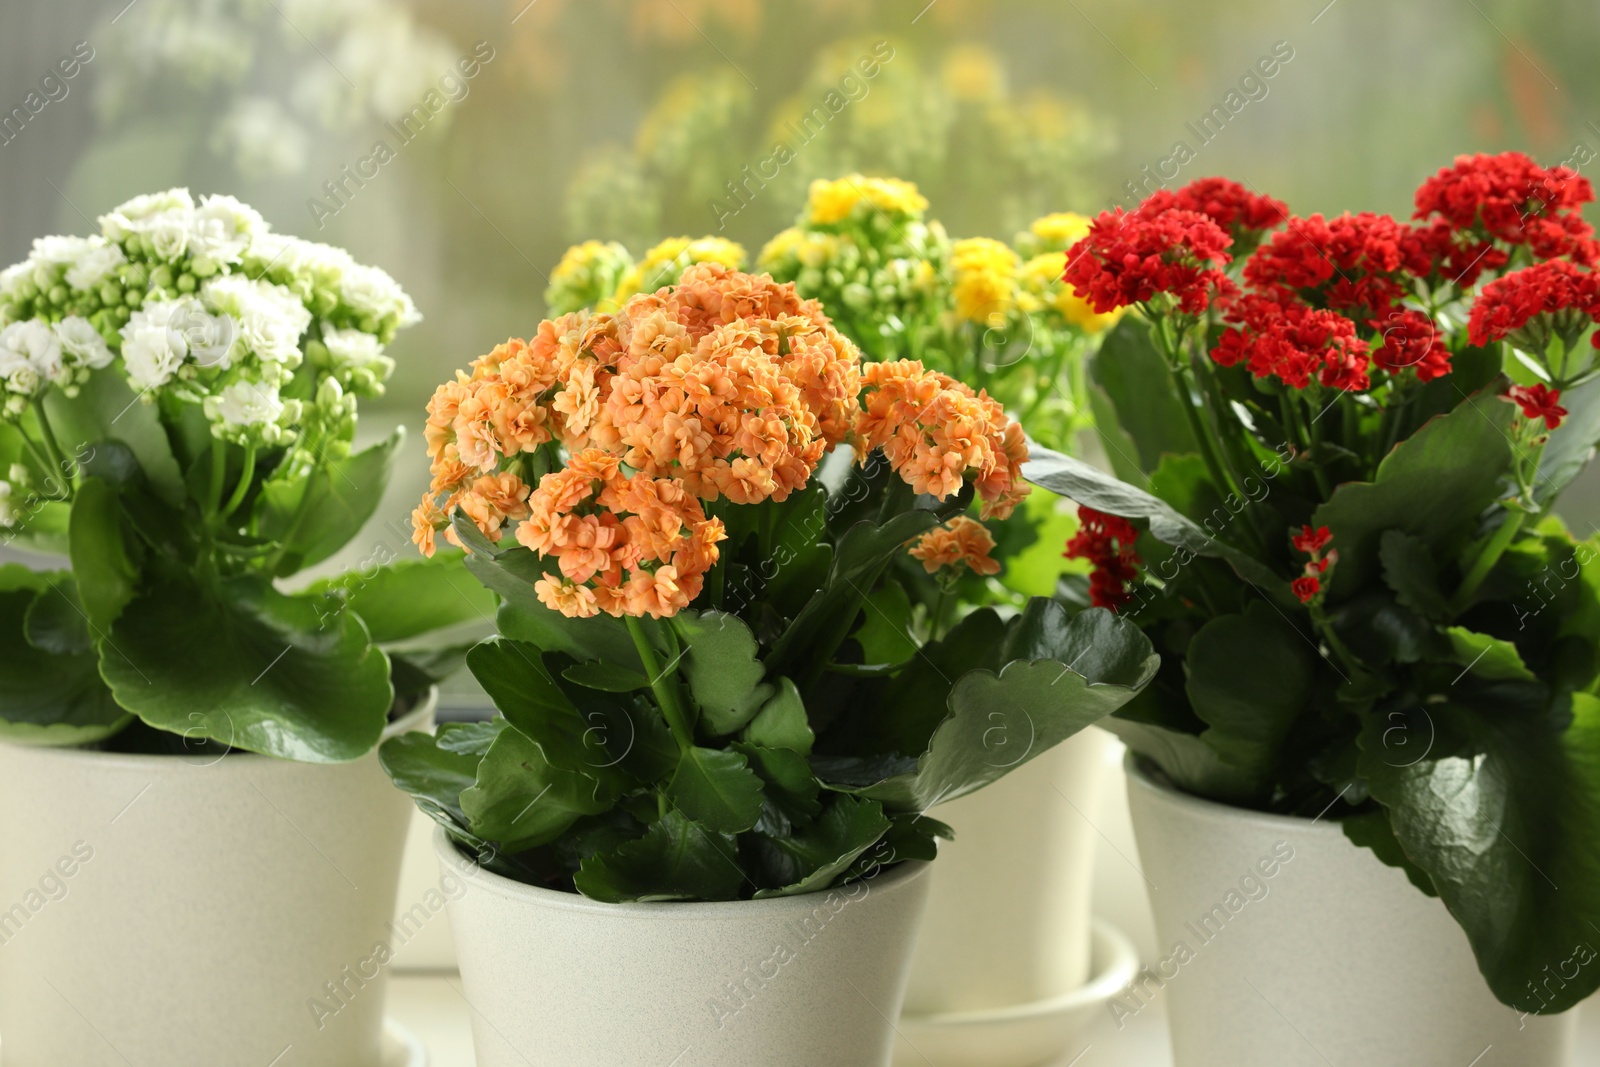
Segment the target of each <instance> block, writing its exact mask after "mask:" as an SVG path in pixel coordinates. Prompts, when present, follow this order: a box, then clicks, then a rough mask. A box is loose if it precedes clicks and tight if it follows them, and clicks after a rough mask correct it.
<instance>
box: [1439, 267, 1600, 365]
mask: <svg viewBox="0 0 1600 1067" xmlns="http://www.w3.org/2000/svg"><path fill="white" fill-rule="evenodd" d="M1597 316H1600V275H1596V274H1595V273H1594V272H1593V271H1590V270H1588V269H1586V268H1584V267H1579V266H1576V265H1574V264H1572V263H1569V262H1567V261H1566V260H1564V259H1553V260H1550V261H1548V262H1546V263H1535V264H1534V265H1533V266H1531V267H1525V268H1523V269H1522V270H1517V271H1512V272H1511V273H1510V274H1507V275H1506V276H1505V277H1503V278H1497V279H1495V280H1494V281H1492V282H1490V283H1489V284H1488V285H1486V286H1484V288H1483V292H1481V293H1479V294H1478V299H1477V300H1476V301H1475V302H1474V303H1473V305H1472V315H1471V318H1470V319H1469V320H1468V323H1467V337H1468V339H1469V340H1470V341H1471V342H1472V343H1473V344H1475V345H1478V346H1480V347H1481V346H1483V345H1487V344H1492V343H1493V342H1495V341H1500V340H1504V339H1506V338H1509V339H1510V340H1511V343H1512V344H1514V345H1516V346H1517V347H1518V348H1520V349H1522V350H1523V351H1525V352H1534V353H1539V354H1542V353H1543V352H1544V350H1545V348H1546V347H1547V346H1548V345H1549V343H1550V338H1551V337H1552V336H1563V337H1566V338H1568V339H1571V338H1575V337H1576V336H1577V335H1578V334H1579V333H1581V332H1582V331H1583V329H1584V328H1585V327H1586V326H1587V322H1586V321H1585V319H1593V318H1596V317H1597ZM1593 341H1594V344H1595V345H1596V347H1600V334H1597V335H1595V337H1594V339H1593Z"/></svg>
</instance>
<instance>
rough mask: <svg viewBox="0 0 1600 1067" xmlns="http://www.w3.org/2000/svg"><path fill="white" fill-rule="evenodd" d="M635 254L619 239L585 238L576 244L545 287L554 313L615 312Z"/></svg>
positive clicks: (556, 267) (546, 301)
mask: <svg viewBox="0 0 1600 1067" xmlns="http://www.w3.org/2000/svg"><path fill="white" fill-rule="evenodd" d="M632 266H633V257H632V256H630V255H629V254H628V250H627V249H626V248H624V247H623V246H622V245H620V244H618V243H617V242H615V241H611V242H609V243H607V242H605V241H584V242H583V243H582V244H576V245H573V246H572V247H571V248H569V249H567V251H566V254H565V255H563V256H562V257H561V262H560V263H557V264H556V266H555V269H554V270H552V271H551V272H550V287H549V288H548V289H546V290H545V291H544V299H545V303H546V304H547V305H548V309H549V312H550V314H552V315H566V314H568V313H570V312H573V311H578V310H580V309H581V308H593V309H594V310H595V311H600V312H612V311H615V310H617V308H619V307H621V306H622V305H621V304H619V303H617V302H616V301H615V300H613V299H612V294H613V293H615V292H616V289H617V285H618V284H619V283H620V281H621V280H622V277H623V275H624V274H625V273H627V271H628V269H629V268H630V267H632Z"/></svg>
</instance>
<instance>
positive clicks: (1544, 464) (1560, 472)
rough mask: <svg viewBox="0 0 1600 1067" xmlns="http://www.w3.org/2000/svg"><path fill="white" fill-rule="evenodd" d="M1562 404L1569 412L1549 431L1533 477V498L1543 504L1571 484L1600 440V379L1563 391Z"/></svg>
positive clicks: (1552, 499)
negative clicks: (1548, 436)
mask: <svg viewBox="0 0 1600 1067" xmlns="http://www.w3.org/2000/svg"><path fill="white" fill-rule="evenodd" d="M1561 406H1562V407H1564V408H1566V409H1567V411H1568V415H1567V417H1566V418H1565V419H1563V420H1562V422H1561V425H1560V426H1557V427H1556V428H1555V429H1554V430H1552V431H1550V440H1549V441H1548V442H1546V443H1545V446H1544V451H1543V452H1541V453H1540V454H1539V472H1538V474H1537V475H1535V476H1534V479H1533V498H1534V499H1535V500H1536V501H1538V502H1539V504H1540V505H1541V506H1548V505H1549V504H1551V503H1552V502H1553V501H1554V500H1555V499H1556V497H1557V496H1558V495H1560V493H1561V490H1563V489H1565V488H1566V487H1567V486H1568V485H1570V484H1571V483H1572V480H1573V479H1574V478H1576V477H1577V476H1578V473H1579V472H1580V471H1582V470H1583V468H1584V466H1585V465H1586V464H1587V463H1588V462H1589V459H1590V457H1592V456H1593V455H1594V448H1595V445H1596V443H1600V378H1596V379H1594V380H1593V381H1589V382H1585V383H1584V384H1583V385H1580V386H1578V387H1577V388H1576V389H1568V390H1566V391H1565V392H1563V393H1562V394H1561Z"/></svg>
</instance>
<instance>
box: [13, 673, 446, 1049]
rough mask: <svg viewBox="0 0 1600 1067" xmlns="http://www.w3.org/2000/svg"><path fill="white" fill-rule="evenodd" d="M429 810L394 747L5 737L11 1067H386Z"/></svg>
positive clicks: (410, 725)
mask: <svg viewBox="0 0 1600 1067" xmlns="http://www.w3.org/2000/svg"><path fill="white" fill-rule="evenodd" d="M435 700H436V695H434V694H430V695H429V697H428V699H427V700H426V701H425V702H424V703H423V704H422V705H421V706H419V707H417V708H416V709H414V710H413V711H411V712H410V713H409V714H407V715H406V716H405V717H404V718H403V719H401V720H399V721H397V722H396V723H394V724H393V725H392V726H391V727H390V729H389V731H388V733H389V734H393V733H397V732H400V731H402V730H407V729H426V728H427V727H429V726H430V725H431V723H432V719H433V709H434V702H435ZM411 807H412V805H411V801H410V799H409V798H407V797H406V796H404V795H403V794H401V793H400V792H398V791H397V790H396V789H395V788H394V787H393V785H391V784H390V782H389V779H388V777H387V776H386V775H385V774H384V773H383V770H382V768H380V767H379V766H378V760H377V756H376V755H375V754H368V755H367V756H365V757H363V758H362V759H359V760H356V761H354V762H352V763H345V764H335V765H315V764H304V763H290V762H285V761H280V760H275V759H269V758H267V757H264V756H257V755H252V754H248V753H232V754H229V755H227V756H223V757H214V756H207V757H203V758H199V757H196V758H190V757H183V756H129V755H119V754H114V753H105V752H95V751H88V750H84V749H71V748H63V749H50V748H27V747H22V746H15V745H6V744H0V811H3V812H5V813H6V821H5V824H4V827H3V828H0V1035H3V1036H4V1044H3V1045H0V1065H3V1067H66V1065H70V1067H128V1065H129V1064H135V1065H138V1067H144V1065H146V1064H151V1065H154V1064H160V1065H162V1067H267V1065H268V1064H271V1065H272V1067H378V1064H379V1063H380V1059H381V1047H382V1046H381V1039H382V1031H383V1013H384V977H385V967H384V964H385V962H386V959H387V953H386V946H387V945H388V944H389V943H390V941H391V940H392V937H393V935H392V932H391V930H390V919H391V917H392V914H393V909H394V903H395V882H396V879H397V878H398V876H399V870H400V855H401V850H402V848H403V846H404V842H405V833H406V825H407V822H408V820H409V819H410V813H411Z"/></svg>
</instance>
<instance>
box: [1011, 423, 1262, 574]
mask: <svg viewBox="0 0 1600 1067" xmlns="http://www.w3.org/2000/svg"><path fill="white" fill-rule="evenodd" d="M1029 452H1030V458H1029V460H1028V462H1027V464H1025V465H1024V467H1023V475H1024V476H1025V477H1026V478H1027V480H1028V481H1030V482H1032V483H1033V484H1035V485H1038V486H1042V487H1043V488H1045V489H1048V490H1050V491H1051V492H1052V493H1059V494H1060V495H1061V496H1064V497H1068V498H1069V499H1072V500H1075V501H1077V502H1078V503H1079V504H1084V505H1087V506H1088V507H1091V508H1093V509H1094V510H1096V511H1100V512H1104V513H1105V514H1107V515H1117V516H1121V517H1122V518H1125V519H1145V520H1147V521H1148V522H1149V523H1150V536H1152V537H1154V538H1155V539H1156V540H1158V541H1160V542H1161V543H1162V544H1166V545H1171V546H1173V547H1174V548H1176V549H1179V550H1180V553H1179V562H1180V565H1181V564H1182V563H1186V562H1187V560H1185V559H1183V558H1182V554H1183V553H1185V552H1186V553H1189V554H1190V555H1191V556H1210V557H1214V558H1216V559H1221V560H1224V561H1225V562H1227V563H1228V565H1229V566H1231V567H1232V568H1233V569H1234V572H1235V573H1236V574H1238V575H1239V576H1240V577H1241V578H1243V579H1244V580H1245V581H1247V582H1249V583H1251V584H1252V585H1254V586H1256V587H1257V588H1258V589H1259V590H1260V591H1261V593H1262V595H1264V596H1267V597H1270V598H1272V599H1274V600H1277V601H1279V602H1280V603H1284V604H1288V603H1291V602H1293V600H1294V596H1293V594H1292V593H1291V592H1290V590H1289V583H1288V582H1286V581H1284V580H1283V579H1282V578H1280V577H1279V576H1278V575H1277V573H1276V572H1274V571H1273V570H1272V568H1270V567H1268V566H1267V565H1266V564H1265V563H1262V562H1261V561H1260V560H1258V559H1256V558H1254V557H1253V556H1250V555H1248V554H1247V553H1245V552H1242V551H1240V550H1239V549H1237V548H1234V547H1233V546H1231V545H1229V544H1227V543H1225V542H1223V541H1221V540H1219V539H1217V538H1216V537H1213V536H1212V535H1211V534H1209V533H1207V532H1206V530H1205V529H1204V528H1203V527H1201V526H1200V525H1199V524H1198V523H1196V522H1194V521H1193V520H1192V519H1189V518H1188V517H1186V516H1185V515H1183V514H1181V513H1180V512H1179V511H1178V510H1177V509H1176V508H1174V507H1173V506H1172V505H1170V504H1168V503H1167V502H1166V501H1164V500H1161V499H1160V498H1158V497H1155V496H1152V495H1151V494H1149V493H1147V492H1145V491H1144V490H1142V489H1139V488H1137V487H1135V486H1132V485H1129V484H1127V483H1126V482H1120V481H1118V480H1117V479H1116V478H1113V477H1112V476H1111V475H1109V474H1106V473H1105V472H1104V471H1102V470H1100V469H1099V468H1097V467H1092V466H1090V465H1089V464H1087V463H1085V462H1083V461H1082V460H1079V459H1074V458H1072V457H1071V456H1064V455H1062V454H1061V453H1059V452H1052V451H1050V450H1049V449H1047V448H1041V447H1039V446H1037V445H1031V446H1030V448H1029Z"/></svg>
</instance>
